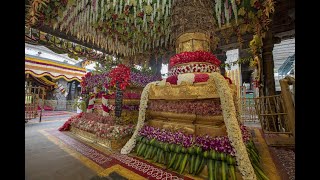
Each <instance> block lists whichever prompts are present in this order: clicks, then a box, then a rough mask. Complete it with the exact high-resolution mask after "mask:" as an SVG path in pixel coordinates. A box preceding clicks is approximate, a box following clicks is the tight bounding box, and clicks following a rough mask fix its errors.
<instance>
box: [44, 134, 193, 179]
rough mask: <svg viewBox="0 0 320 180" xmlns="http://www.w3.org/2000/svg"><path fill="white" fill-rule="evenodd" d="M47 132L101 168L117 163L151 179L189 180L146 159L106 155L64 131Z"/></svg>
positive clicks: (117, 154)
mask: <svg viewBox="0 0 320 180" xmlns="http://www.w3.org/2000/svg"><path fill="white" fill-rule="evenodd" d="M47 132H48V133H49V134H51V135H53V136H55V137H57V138H58V139H60V140H61V141H62V142H63V143H65V144H67V145H68V146H70V147H71V148H73V149H74V150H76V151H78V152H79V153H81V154H82V155H84V156H86V157H87V158H89V159H91V160H92V161H93V162H95V163H96V164H98V165H99V166H101V167H103V168H108V167H111V166H113V165H116V164H119V165H121V166H123V167H125V168H127V169H129V170H130V171H133V172H135V173H137V174H139V175H141V176H143V177H145V178H148V179H151V180H159V179H166V180H173V179H174V180H183V179H185V180H189V179H191V178H188V177H185V176H183V175H179V174H177V173H175V172H172V171H168V170H166V169H163V168H161V167H159V166H156V165H154V164H151V163H149V162H147V161H144V160H141V159H138V158H135V157H132V156H130V155H122V154H120V153H117V152H114V153H112V154H110V155H107V154H105V153H103V152H101V151H99V150H97V149H95V148H93V147H91V146H88V145H87V144H84V143H82V142H80V141H78V140H76V139H74V138H72V137H70V136H68V135H67V134H66V133H63V132H60V131H58V130H48V131H47Z"/></svg>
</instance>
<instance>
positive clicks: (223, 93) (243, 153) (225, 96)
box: [210, 72, 257, 180]
mask: <svg viewBox="0 0 320 180" xmlns="http://www.w3.org/2000/svg"><path fill="white" fill-rule="evenodd" d="M210 78H213V79H214V82H215V85H216V87H217V91H218V94H219V96H220V101H221V105H222V107H223V108H222V109H223V110H222V113H223V117H224V122H225V124H226V128H227V133H228V138H229V140H230V142H231V145H232V146H233V147H234V148H235V150H236V152H235V155H236V160H237V163H238V168H239V170H240V172H241V174H242V177H243V179H250V180H251V179H257V178H256V174H255V172H254V169H253V167H252V164H251V161H250V159H249V156H248V152H247V150H246V146H245V144H244V142H243V139H242V135H241V129H240V128H239V124H238V121H237V117H236V115H235V112H236V110H235V106H234V101H233V96H232V93H231V89H230V87H229V85H228V84H227V82H226V80H225V78H224V77H223V76H222V75H221V74H219V73H216V72H214V73H211V74H210Z"/></svg>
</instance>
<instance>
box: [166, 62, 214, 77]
mask: <svg viewBox="0 0 320 180" xmlns="http://www.w3.org/2000/svg"><path fill="white" fill-rule="evenodd" d="M197 72H198V73H212V72H220V69H219V67H218V66H216V65H215V64H208V63H188V64H183V65H179V66H176V67H172V68H171V70H170V71H169V72H168V75H169V76H175V75H179V74H184V73H197Z"/></svg>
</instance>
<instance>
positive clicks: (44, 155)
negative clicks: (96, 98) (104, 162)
mask: <svg viewBox="0 0 320 180" xmlns="http://www.w3.org/2000/svg"><path fill="white" fill-rule="evenodd" d="M69 117H70V115H64V116H56V117H47V118H43V119H42V122H41V123H39V121H38V119H35V120H31V121H30V122H28V123H26V124H25V179H26V180H57V179H59V180H82V179H83V180H88V179H90V178H91V177H93V176H95V175H96V173H95V172H94V171H92V170H91V169H89V168H87V167H86V166H85V165H83V164H82V163H81V162H80V161H78V160H76V159H74V158H73V157H72V156H70V154H68V153H67V152H65V151H64V150H62V149H61V148H59V146H57V145H55V144H54V143H52V142H51V141H49V140H48V139H47V138H46V137H45V136H44V135H43V134H41V133H40V132H39V130H43V129H48V128H55V129H57V128H59V127H60V126H61V125H62V124H63V123H64V122H65V121H66V120H67V119H68V118H69Z"/></svg>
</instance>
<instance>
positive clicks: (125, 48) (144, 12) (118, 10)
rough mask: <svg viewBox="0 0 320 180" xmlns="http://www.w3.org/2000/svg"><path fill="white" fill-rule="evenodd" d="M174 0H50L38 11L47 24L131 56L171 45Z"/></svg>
mask: <svg viewBox="0 0 320 180" xmlns="http://www.w3.org/2000/svg"><path fill="white" fill-rule="evenodd" d="M35 1H36V0H35ZM37 1H38V0H37ZM171 1H172V0H158V1H151V0H91V1H89V0H72V1H71V0H69V1H50V2H48V6H47V8H39V9H38V12H39V14H41V16H43V21H41V23H42V24H44V25H49V26H50V27H52V28H53V29H59V30H60V31H64V32H66V33H68V34H70V35H72V36H75V37H77V38H78V39H80V40H81V41H83V42H90V43H92V44H95V45H97V46H98V47H100V48H102V49H105V50H106V51H107V52H109V53H111V54H118V55H123V56H130V55H135V54H137V53H142V52H144V51H146V50H151V49H159V48H164V47H166V48H168V47H169V46H170V45H171V42H170V28H169V25H170V18H169V17H170V10H171V6H172V2H171ZM29 19H31V18H29ZM32 21H37V19H35V20H32ZM161 42H162V43H161Z"/></svg>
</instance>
